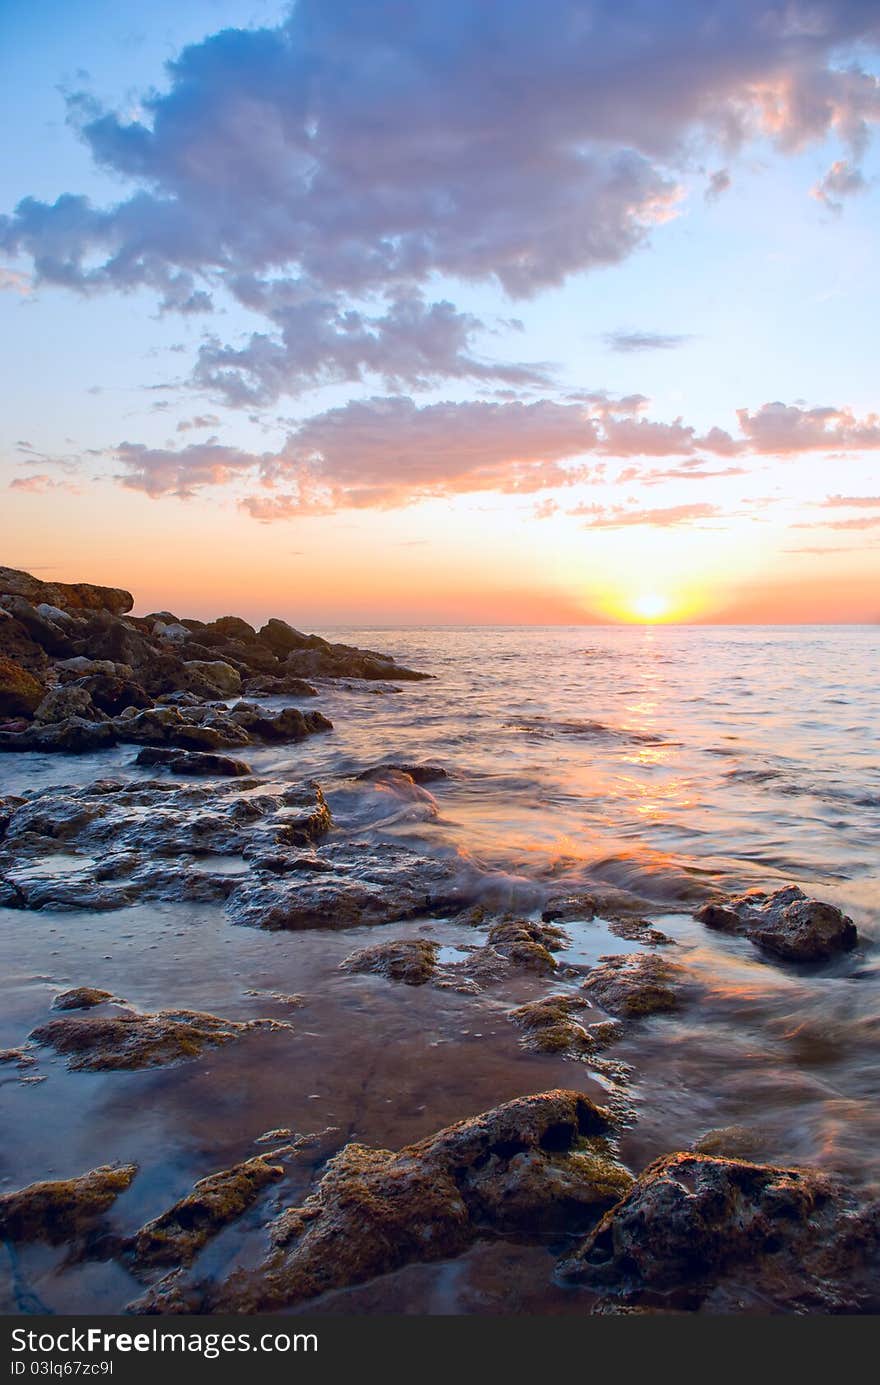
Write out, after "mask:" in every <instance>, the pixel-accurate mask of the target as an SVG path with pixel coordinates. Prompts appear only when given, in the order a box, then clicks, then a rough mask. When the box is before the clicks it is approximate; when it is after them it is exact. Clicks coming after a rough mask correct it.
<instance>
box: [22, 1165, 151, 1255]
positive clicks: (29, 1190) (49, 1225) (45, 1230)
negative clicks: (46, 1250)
mask: <svg viewBox="0 0 880 1385" xmlns="http://www.w3.org/2000/svg"><path fill="white" fill-rule="evenodd" d="M136 1173H137V1164H121V1165H112V1164H102V1165H101V1167H100V1168H97V1169H92V1170H91V1172H90V1173H84V1174H81V1175H80V1177H78V1178H63V1179H58V1180H57V1181H56V1180H53V1181H47V1182H44V1183H30V1184H28V1186H27V1187H26V1188H21V1189H19V1191H18V1192H14V1193H6V1194H5V1195H4V1196H3V1197H0V1237H5V1238H6V1239H7V1240H10V1241H51V1242H59V1241H66V1240H69V1239H70V1238H71V1237H72V1236H76V1235H78V1234H79V1233H80V1232H82V1231H84V1230H86V1229H87V1228H88V1227H89V1226H90V1225H91V1223H93V1222H94V1221H96V1220H97V1219H98V1218H99V1217H100V1216H101V1215H102V1213H104V1212H106V1211H107V1209H108V1207H110V1206H111V1205H112V1204H113V1202H114V1201H115V1200H116V1198H118V1196H119V1194H120V1193H124V1192H125V1189H126V1188H127V1187H128V1185H129V1184H130V1183H131V1181H132V1179H133V1178H134V1176H135V1174H136Z"/></svg>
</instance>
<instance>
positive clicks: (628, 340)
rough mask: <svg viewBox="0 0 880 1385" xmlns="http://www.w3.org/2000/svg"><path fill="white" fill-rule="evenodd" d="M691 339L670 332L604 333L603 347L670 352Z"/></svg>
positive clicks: (616, 349) (631, 350) (627, 350)
mask: <svg viewBox="0 0 880 1385" xmlns="http://www.w3.org/2000/svg"><path fill="white" fill-rule="evenodd" d="M692 340H693V338H692V337H691V336H689V335H687V334H684V335H681V334H677V333H672V332H606V333H605V336H604V337H603V341H604V342H605V345H606V346H607V347H609V349H610V350H611V351H622V352H626V353H629V352H633V351H671V350H674V348H675V347H677V346H684V345H686V343H687V342H689V341H692Z"/></svg>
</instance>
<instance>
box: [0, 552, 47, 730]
mask: <svg viewBox="0 0 880 1385" xmlns="http://www.w3.org/2000/svg"><path fill="white" fill-rule="evenodd" d="M2 571H3V569H0V572H2ZM42 700H43V689H42V687H41V685H40V684H39V683H38V682H37V680H36V678H34V676H33V674H31V673H28V671H27V669H24V668H22V666H21V664H17V663H15V661H14V660H13V659H7V658H6V656H5V655H4V654H0V717H30V716H33V714H34V712H35V711H36V710H37V708H38V707H39V705H40V703H41V702H42Z"/></svg>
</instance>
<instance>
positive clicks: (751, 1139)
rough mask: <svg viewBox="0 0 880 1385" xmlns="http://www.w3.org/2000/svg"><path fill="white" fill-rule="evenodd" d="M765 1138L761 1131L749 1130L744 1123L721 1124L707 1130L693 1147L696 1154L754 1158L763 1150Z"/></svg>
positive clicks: (730, 1157) (729, 1157)
mask: <svg viewBox="0 0 880 1385" xmlns="http://www.w3.org/2000/svg"><path fill="white" fill-rule="evenodd" d="M764 1144H765V1138H764V1137H763V1136H762V1135H761V1133H760V1131H757V1130H749V1128H748V1127H747V1126H744V1125H725V1126H719V1127H718V1128H717V1129H715V1130H707V1131H706V1132H705V1134H703V1135H701V1136H700V1138H699V1139H698V1140H695V1141H694V1143H693V1145H692V1149H693V1151H694V1153H695V1154H711V1155H723V1156H724V1157H725V1158H727V1159H754V1158H755V1156H756V1155H758V1154H760V1153H761V1151H762V1146H763V1145H764Z"/></svg>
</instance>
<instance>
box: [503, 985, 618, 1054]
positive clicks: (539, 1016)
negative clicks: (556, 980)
mask: <svg viewBox="0 0 880 1385" xmlns="http://www.w3.org/2000/svg"><path fill="white" fill-rule="evenodd" d="M588 1008H589V1002H588V1001H586V1000H584V999H582V997H580V996H576V995H550V996H545V997H544V999H543V1000H533V1001H531V1002H529V1004H527V1005H520V1006H519V1007H518V1008H517V1009H516V1010H511V1011H510V1013H509V1015H508V1019H510V1020H512V1022H513V1023H514V1024H515V1025H516V1026H517V1028H518V1029H521V1030H522V1031H523V1046H524V1047H525V1048H531V1049H535V1050H536V1051H537V1052H538V1053H563V1054H566V1055H567V1056H568V1057H575V1058H582V1057H592V1056H593V1055H594V1054H596V1053H598V1052H599V1050H600V1049H601V1048H605V1047H607V1045H608V1044H610V1043H613V1042H614V1040H615V1039H616V1038H618V1037H619V1035H620V1030H621V1026H620V1024H619V1023H617V1022H616V1021H615V1020H605V1021H600V1022H599V1023H597V1024H591V1025H583V1024H581V1023H580V1022H579V1021H578V1020H576V1019H573V1018H572V1016H573V1015H575V1014H581V1013H582V1012H583V1011H584V1010H586V1009H588Z"/></svg>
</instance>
